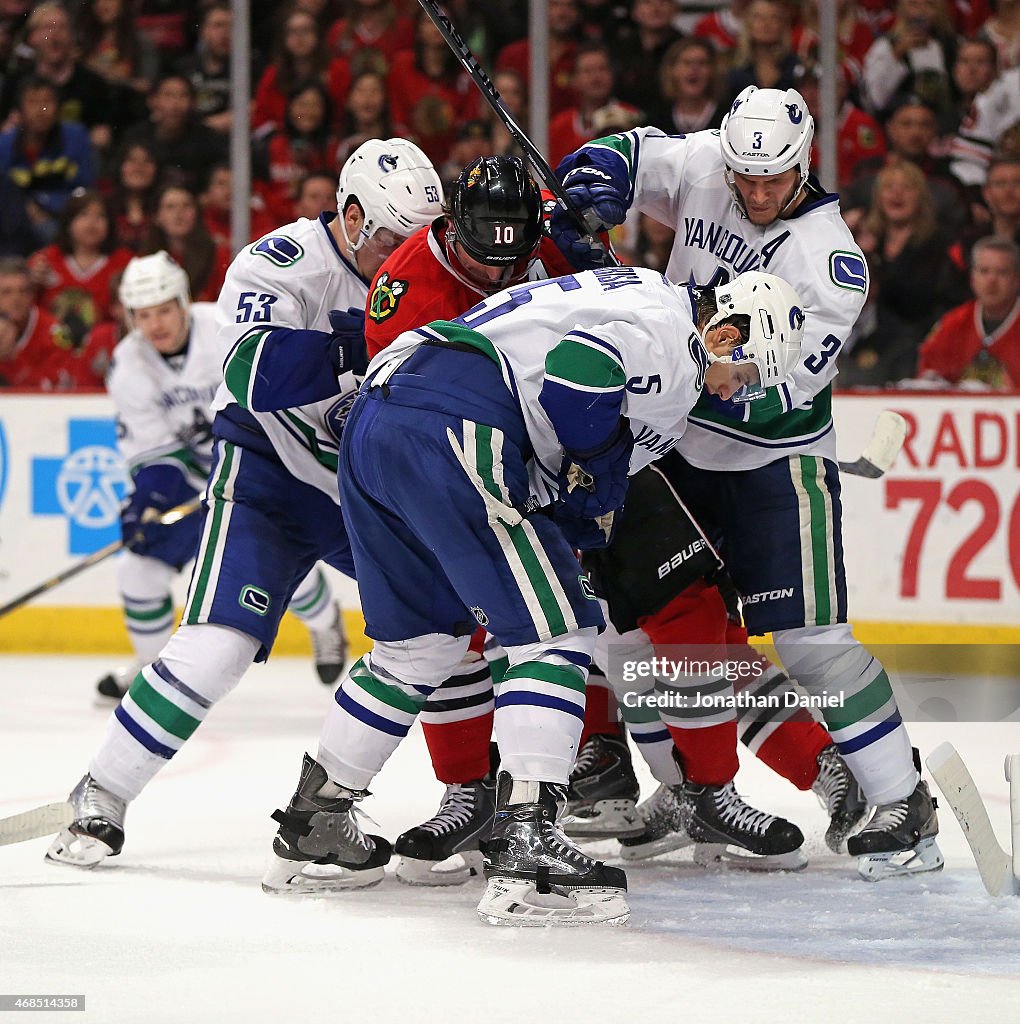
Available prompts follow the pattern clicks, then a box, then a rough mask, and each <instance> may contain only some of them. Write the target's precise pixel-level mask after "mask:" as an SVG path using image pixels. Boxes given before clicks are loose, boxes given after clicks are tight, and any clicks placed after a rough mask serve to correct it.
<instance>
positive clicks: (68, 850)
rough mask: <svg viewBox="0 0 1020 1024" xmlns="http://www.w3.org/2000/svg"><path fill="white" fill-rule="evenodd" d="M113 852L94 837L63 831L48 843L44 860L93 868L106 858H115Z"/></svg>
mask: <svg viewBox="0 0 1020 1024" xmlns="http://www.w3.org/2000/svg"><path fill="white" fill-rule="evenodd" d="M115 856H116V854H115V853H114V852H113V850H112V849H111V848H110V847H109V846H107V845H106V843H104V842H102V841H101V840H99V839H96V837H95V836H90V835H84V834H81V833H78V832H72V831H71V830H70V829H64V831H63V832H61V833H60V834H59V835H58V836H57V838H56V839H54V840H53V842H52V843H50V848H49V849H48V850H47V851H46V860H47V861H48V862H49V863H50V864H68V865H70V866H71V867H75V868H85V869H86V870H88V869H90V868H94V867H95V866H96V865H97V864H102V862H103V861H104V860H106V858H107V857H115Z"/></svg>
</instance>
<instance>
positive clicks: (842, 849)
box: [811, 743, 868, 853]
mask: <svg viewBox="0 0 1020 1024" xmlns="http://www.w3.org/2000/svg"><path fill="white" fill-rule="evenodd" d="M811 791H812V792H813V793H814V794H815V795H816V796H817V797H818V799H819V801H820V802H821V805H822V806H823V807H824V808H825V811H826V813H827V814H828V815H829V827H828V828H827V829H826V831H825V845H826V846H828V848H829V849H830V850H832V852H833V853H846V841H847V839H849V838H850V836H852V835H855V834H856V833H857V832H859V831H860V830H861V828H862V827H863V825H864V822H865V819H866V818H867V816H868V801H867V800H866V799H865V798H864V792H863V791H862V790H861V786H860V783H859V782H858V781H857V780H856V779H855V778H854V776H853V773H852V772H851V771H850V769H849V768H848V767H847V764H846V761H844V760H843V758H842V756H841V754H840V752H839V749H838V748H837V747H836V744H835V743H830V744H829V745H828V746H827V747H825V748H824V749H823V750H822V751H821V753H820V754H819V755H818V778H817V779H815V781H814V783H813V785H812V786H811Z"/></svg>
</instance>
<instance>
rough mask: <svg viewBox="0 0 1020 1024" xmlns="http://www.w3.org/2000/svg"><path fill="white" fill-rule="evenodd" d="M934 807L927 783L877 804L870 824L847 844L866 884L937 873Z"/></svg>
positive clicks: (939, 862) (938, 855) (939, 866)
mask: <svg viewBox="0 0 1020 1024" xmlns="http://www.w3.org/2000/svg"><path fill="white" fill-rule="evenodd" d="M936 807H937V804H936V803H935V800H934V799H933V798H932V795H931V794H930V793H929V792H928V783H926V782H918V784H917V785H916V786H915V787H914V792H913V793H911V794H910V796H908V797H906V798H905V799H903V800H897V801H895V802H894V803H890V804H881V805H880V806H878V807H876V808H875V813H874V814H873V815H872V818H871V821H869V822H868V824H867V825H865V827H864V828H863V829H862V831H861V832H859V833H858V834H857V835H856V836H851V838H850V839H849V841H848V842H847V852H848V853H849V854H850V856H851V857H859V858H860V859H859V860H858V861H857V873H858V874H859V875H860V876H861V878H863V879H865V880H866V881H868V882H879V881H881V880H882V879H883V878H893V877H895V876H897V875H913V874H919V873H921V872H924V871H940V870H941V869H942V866H943V864H944V861H943V858H942V851H941V850H940V849H939V847H938V844H937V843H936V842H935V837H936V836H937V835H938V832H939V819H938V814H937V813H936Z"/></svg>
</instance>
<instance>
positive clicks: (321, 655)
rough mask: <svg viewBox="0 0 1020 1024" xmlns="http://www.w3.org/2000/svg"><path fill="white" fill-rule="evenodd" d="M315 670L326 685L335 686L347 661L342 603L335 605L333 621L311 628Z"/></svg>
mask: <svg viewBox="0 0 1020 1024" xmlns="http://www.w3.org/2000/svg"><path fill="white" fill-rule="evenodd" d="M308 632H309V633H310V634H311V637H312V657H313V659H314V661H315V671H316V674H317V675H318V677H319V679H320V680H321V681H322V683H323V684H324V685H325V686H333V685H334V684H335V683H336V681H337V680H338V679H339V678H340V673H341V672H343V670H344V665H345V664H346V662H347V632H346V631H345V629H344V616H343V612H342V611H340V605H334V615H333V621H332V622H331V623H330V624H329V625H328V626H327V627H326V628H325V629H320V630H313V629H310V630H309V631H308Z"/></svg>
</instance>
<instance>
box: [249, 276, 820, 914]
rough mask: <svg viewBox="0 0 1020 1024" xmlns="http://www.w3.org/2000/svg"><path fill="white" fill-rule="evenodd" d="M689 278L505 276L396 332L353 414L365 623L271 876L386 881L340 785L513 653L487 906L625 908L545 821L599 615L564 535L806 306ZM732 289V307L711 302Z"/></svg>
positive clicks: (590, 539) (348, 486)
mask: <svg viewBox="0 0 1020 1024" xmlns="http://www.w3.org/2000/svg"><path fill="white" fill-rule="evenodd" d="M753 277H754V278H755V280H754V286H753V287H749V288H747V289H746V290H744V291H742V292H741V296H740V301H739V302H735V303H729V302H728V300H727V292H725V291H722V290H720V294H719V295H718V296H717V294H716V293H715V292H711V291H707V292H705V293H703V294H701V296H700V303H697V304H696V301H695V297H694V293H693V292H692V291H691V290H689V289H688V288H686V287H682V286H681V287H677V286H674V285H672V284H670V283H669V282H668V281H667V280H666V279H665V278H664V277H663V276H662V275H661V274H659V273H657V272H654V271H651V270H636V269H632V268H629V267H618V268H607V269H603V270H597V271H594V272H591V273H586V274H579V275H576V276H566V277H559V278H553V279H551V280H546V281H537V282H531V283H528V284H522V285H518V286H516V287H514V288H510V289H508V290H507V291H504V292H499V293H497V294H495V295H493V296H491V297H489V298H487V299H486V300H484V301H483V302H481V303H479V304H478V305H476V306H474V307H473V308H472V309H470V310H469V311H468V312H466V313H464V314H463V315H461V316H459V317H457V318H455V319H454V320H453V321H435V322H433V323H431V324H429V325H427V326H424V327H422V328H419V329H416V330H413V331H408V332H405V333H404V334H402V335H400V336H399V337H398V338H397V339H396V340H395V341H394V342H393V343H392V344H391V345H390V346H389V348H387V349H384V350H383V351H382V352H380V353H379V354H378V355H377V356H376V357H375V359H374V360H373V361H372V364H371V365H370V367H369V372H368V377H367V379H366V382H365V386H364V387H363V388H362V390H361V393H360V394H359V396H358V398H357V400H356V402H355V404H354V407H353V408H352V410H351V413H350V416H349V418H348V422H347V425H346V428H345V431H344V435H343V441H342V448H341V458H340V492H341V499H342V503H343V508H344V516H345V519H346V520H347V523H348V527H349V530H350V536H351V543H352V547H353V550H354V555H355V562H356V565H357V571H358V586H359V590H360V593H361V598H362V608H363V610H364V613H365V620H366V631H367V633H368V635H369V636H371V637H372V638H373V639H374V640H375V646H374V647H373V649H372V651H371V653H370V654H368V655H366V656H365V657H364V658H362V659H361V660H359V661H358V662H356V663H355V664H354V665H353V666H352V667H351V669H349V670H348V673H347V675H346V677H345V679H344V680H343V682H342V683H341V685H340V687H339V689H338V690H337V693H336V701H335V706H334V705H331V706H330V709H329V712H328V713H327V718H326V721H325V723H324V724H323V728H322V732H321V734H320V741H319V750H318V753H317V756H316V758H315V759H312V758H311V757H307V756H306V761H305V764H304V766H303V769H302V775H301V779H300V781H299V784H298V788H297V791H296V793H295V794H294V796H293V798H292V800H291V803H290V805H289V806H288V808H287V809H286V810H285V811H280V812H277V813H276V814H275V815H274V817H275V818H276V820H278V821H279V822H280V829H279V832H278V834H277V837H276V839H275V841H274V844H273V849H274V863H273V865H272V866H271V867H270V869H269V871H268V872H267V874H266V876H265V878H264V880H263V886H264V888H266V889H267V890H268V891H271V892H323V891H331V890H337V889H345V888H355V887H360V886H365V885H371V884H374V883H375V882H378V881H379V880H380V879H381V878H382V873H383V866H382V865H383V863H385V861H384V860H383V857H384V856H385V855H386V852H387V850H388V846H387V844H386V842H385V840H381V839H379V838H378V837H375V836H366V835H365V834H363V833H362V831H361V828H360V826H359V824H358V821H357V819H356V817H355V815H354V811H353V803H354V801H356V800H359V799H361V798H362V797H363V796H365V795H366V790H367V787H368V786H369V784H370V783H371V781H372V779H373V777H374V776H375V774H376V773H377V772H378V771H379V770H380V769H381V767H382V765H383V764H384V763H385V761H386V759H387V758H388V757H389V756H390V754H391V753H392V752H393V751H394V750H395V749H396V747H397V746H398V744H399V743H400V740H401V739H402V738H403V736H405V735H406V734H407V732H408V730H409V729H410V727H411V725H412V724H413V722H414V720H415V718H416V716H417V713H418V712H419V711H420V709H421V707H422V705H423V704H424V702H425V701H426V699H427V698H428V696H429V694H430V693H431V692H432V691H433V690H434V689H435V687H436V685H437V681H438V680H442V679H444V678H446V677H447V676H448V675H449V674H450V671H451V670H452V668H453V667H454V666H456V665H457V663H458V662H459V661H460V659H461V657H462V656H463V654H464V652H465V651H466V650H467V647H468V643H469V640H470V637H471V634H472V633H473V632H474V629H475V626H476V624H481V625H483V626H484V627H485V628H486V630H488V631H489V632H490V633H491V634H492V635H493V636H495V637H496V638H497V639H498V640H499V642H500V643H501V644H502V646H503V648H504V649H505V650H506V653H507V657H508V659H509V663H510V668H509V670H508V671H507V673H506V674H505V676H504V678H503V682H502V684H501V687H500V692H499V695H498V696H497V698H496V710H495V731H496V738H497V741H498V743H499V747H500V752H501V759H502V760H501V770H500V773H499V776H498V778H497V795H496V816H495V821H494V824H493V832H492V837H491V840H490V841H489V842H488V843H487V845H486V850H485V873H486V877H487V879H488V886H487V888H486V892H485V894H484V896H483V898H482V901H481V903H480V904H479V907H478V912H479V915H480V916H481V917H482V919H483V920H485V921H487V922H489V923H493V924H518V925H531V924H546V923H549V924H584V923H620V922H622V921H623V920H626V917H627V916H628V913H629V911H628V908H627V904H626V900H625V898H624V893H625V891H626V878H625V876H624V874H623V872H622V871H620V870H619V869H617V868H612V867H607V866H606V865H604V864H602V863H600V862H598V861H595V860H594V859H592V858H591V857H588V856H586V855H585V854H584V853H582V852H581V851H580V850H579V849H578V848H577V847H576V846H574V845H573V844H572V843H571V842H570V841H569V840H568V839H567V838H566V837H565V836H564V835H563V833H562V832H561V831H560V830H559V828H558V827H557V825H556V817H557V812H558V810H559V809H561V805H562V802H563V800H564V797H565V786H566V783H567V778H568V775H569V773H570V770H571V767H572V766H573V763H574V759H575V757H576V754H577V744H578V740H579V738H580V734H581V723H582V720H583V717H584V690H585V681H586V677H587V673H588V667H589V665H590V662H591V655H592V651H593V649H594V644H595V637H596V635H597V633H598V631H599V630H600V629H602V628H603V626H604V622H603V618H602V612H601V609H600V607H599V605H598V602H597V601H596V600H595V595H594V594H593V593H592V591H591V588H590V586H589V584H588V581H587V577H586V576H585V575H584V574H583V573H582V572H580V571H579V566H578V564H577V560H576V557H575V555H574V550H573V549H574V548H586V547H593V546H598V545H600V544H605V543H606V542H607V539H608V535H609V533H610V532H611V530H612V517H613V516H614V514H615V512H616V511H617V510H618V509H619V508H620V507H621V506H622V505H623V502H624V499H625V497H626V492H627V481H628V477H629V475H630V473H632V472H636V471H637V470H638V469H640V468H641V467H642V466H645V465H648V464H649V463H650V462H652V461H653V460H655V459H657V458H658V457H660V456H661V455H663V454H664V453H665V452H667V451H669V450H670V449H671V448H672V447H673V446H674V445H675V444H676V442H677V439H678V438H679V437H680V436H681V435H682V434H683V432H684V430H685V427H686V422H687V414H688V412H689V410H690V409H691V408H692V406H693V405H694V403H695V402H696V400H697V399H698V396H699V395H700V394H701V391H702V388H705V389H707V390H708V391H709V392H710V393H712V394H716V395H719V396H720V397H722V398H724V399H733V398H737V397H743V396H744V395H745V394H747V393H756V392H757V391H758V390H760V389H763V388H765V387H767V386H770V385H772V384H774V383H776V382H778V381H779V380H780V379H782V377H783V376H785V374H786V372H787V370H788V369H789V367H790V366H791V365H792V364H793V363H795V362H796V360H797V357H798V354H799V350H800V334H801V324H802V319H803V318H802V315H801V312H800V301H799V299H798V298H797V296H796V294H795V293H794V291H793V289H792V288H790V287H789V285H787V284H786V283H785V282H783V281H780V280H779V279H778V278H775V277H773V276H771V275H767V274H758V275H753ZM718 304H722V305H723V308H717V305H718Z"/></svg>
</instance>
